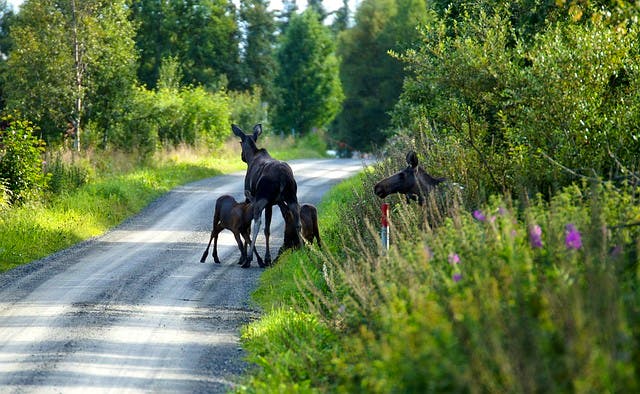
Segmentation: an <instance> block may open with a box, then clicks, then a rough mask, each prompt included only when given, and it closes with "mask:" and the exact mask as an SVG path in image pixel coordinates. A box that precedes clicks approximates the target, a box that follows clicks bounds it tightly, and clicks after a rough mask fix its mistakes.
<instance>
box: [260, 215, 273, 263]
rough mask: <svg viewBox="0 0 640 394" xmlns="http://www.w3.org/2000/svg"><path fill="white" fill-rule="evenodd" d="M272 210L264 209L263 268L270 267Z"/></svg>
mask: <svg viewBox="0 0 640 394" xmlns="http://www.w3.org/2000/svg"><path fill="white" fill-rule="evenodd" d="M272 208H273V207H272V206H271V205H269V206H267V207H265V209H264V238H265V243H266V245H267V251H266V252H265V253H264V264H265V266H268V265H271V253H270V252H269V236H270V235H271V214H272V212H273V211H272ZM261 267H262V266H261Z"/></svg>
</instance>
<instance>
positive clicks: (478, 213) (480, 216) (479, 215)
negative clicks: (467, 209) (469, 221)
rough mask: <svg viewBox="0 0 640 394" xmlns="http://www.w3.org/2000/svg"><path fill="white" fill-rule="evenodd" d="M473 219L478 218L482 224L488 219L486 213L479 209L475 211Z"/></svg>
mask: <svg viewBox="0 0 640 394" xmlns="http://www.w3.org/2000/svg"><path fill="white" fill-rule="evenodd" d="M473 217H474V218H476V220H478V221H481V222H484V221H485V220H486V219H487V217H486V216H484V213H482V211H481V210H479V209H476V210H475V211H473Z"/></svg>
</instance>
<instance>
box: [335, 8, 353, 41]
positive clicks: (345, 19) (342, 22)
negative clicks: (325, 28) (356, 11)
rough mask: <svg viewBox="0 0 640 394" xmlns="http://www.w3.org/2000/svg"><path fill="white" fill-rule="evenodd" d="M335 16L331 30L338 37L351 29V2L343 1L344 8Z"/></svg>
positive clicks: (339, 9)
mask: <svg viewBox="0 0 640 394" xmlns="http://www.w3.org/2000/svg"><path fill="white" fill-rule="evenodd" d="M334 15H335V16H334V18H333V22H331V30H333V32H334V34H335V35H336V36H337V35H338V34H339V33H340V32H342V31H345V30H347V28H348V27H349V18H350V17H351V12H350V10H349V0H342V7H340V8H338V9H337V10H336V11H335V14H334Z"/></svg>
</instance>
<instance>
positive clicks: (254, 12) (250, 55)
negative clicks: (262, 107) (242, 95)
mask: <svg viewBox="0 0 640 394" xmlns="http://www.w3.org/2000/svg"><path fill="white" fill-rule="evenodd" d="M268 6H269V2H268V1H265V0H242V1H241V2H240V19H241V21H242V23H244V24H245V26H246V27H245V28H246V38H245V44H244V56H243V67H244V78H243V80H244V86H243V87H244V89H245V90H249V89H253V90H254V92H257V91H259V92H261V93H262V98H263V99H264V100H265V101H266V102H268V103H273V102H275V100H276V94H275V91H274V75H275V73H276V66H277V65H276V59H275V53H274V46H275V41H276V37H275V33H276V30H277V26H276V21H275V18H274V14H273V11H269V9H268V8H269V7H268ZM258 89H259V90H258Z"/></svg>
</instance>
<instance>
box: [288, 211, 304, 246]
mask: <svg viewBox="0 0 640 394" xmlns="http://www.w3.org/2000/svg"><path fill="white" fill-rule="evenodd" d="M288 209H289V210H290V211H291V213H292V214H293V223H294V226H295V228H296V238H297V239H295V240H294V243H295V244H294V247H296V248H298V247H300V246H302V239H301V237H300V230H301V229H302V224H301V223H300V205H299V204H298V203H297V202H291V203H289V204H288Z"/></svg>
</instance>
